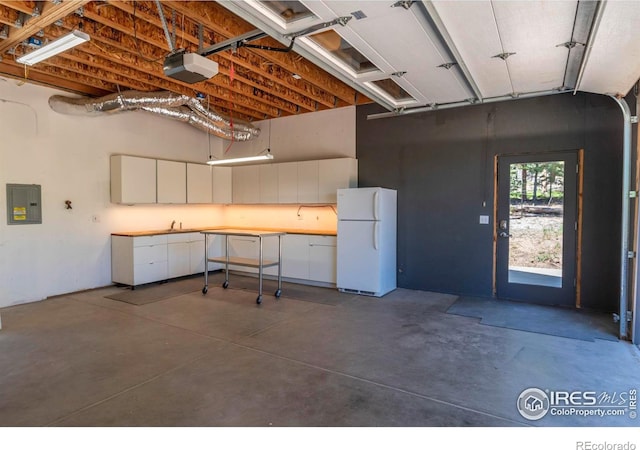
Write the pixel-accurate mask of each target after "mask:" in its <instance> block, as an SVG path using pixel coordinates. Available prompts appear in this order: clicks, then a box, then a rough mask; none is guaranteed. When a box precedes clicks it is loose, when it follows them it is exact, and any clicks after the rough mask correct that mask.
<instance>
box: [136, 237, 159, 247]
mask: <svg viewBox="0 0 640 450" xmlns="http://www.w3.org/2000/svg"><path fill="white" fill-rule="evenodd" d="M166 243H167V235H166V234H157V235H154V236H138V237H134V238H133V246H134V247H145V246H148V245H162V244H166Z"/></svg>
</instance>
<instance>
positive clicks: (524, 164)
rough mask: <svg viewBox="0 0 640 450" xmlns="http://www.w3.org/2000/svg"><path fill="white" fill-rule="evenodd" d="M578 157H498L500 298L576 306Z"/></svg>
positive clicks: (571, 154) (569, 154)
mask: <svg viewBox="0 0 640 450" xmlns="http://www.w3.org/2000/svg"><path fill="white" fill-rule="evenodd" d="M576 180H577V152H557V153H556V152H552V153H538V154H526V155H504V156H499V157H498V209H497V217H496V221H495V226H496V294H497V296H498V298H501V299H510V300H519V301H526V302H531V303H539V304H547V305H563V306H575V301H576V284H575V283H576V233H577V232H576V230H577V222H576V214H577V212H576V209H577V208H576V203H577V202H576Z"/></svg>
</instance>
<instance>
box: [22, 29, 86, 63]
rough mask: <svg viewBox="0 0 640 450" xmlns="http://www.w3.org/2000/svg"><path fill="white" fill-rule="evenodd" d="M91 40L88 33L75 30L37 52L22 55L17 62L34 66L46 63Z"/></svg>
mask: <svg viewBox="0 0 640 450" xmlns="http://www.w3.org/2000/svg"><path fill="white" fill-rule="evenodd" d="M90 39H91V38H90V37H89V35H88V34H87V33H83V32H82V31H80V30H73V31H72V32H71V33H69V34H66V35H64V36H62V37H60V38H58V39H56V40H55V41H51V42H49V43H48V44H46V45H43V46H42V47H40V48H39V49H37V50H34V51H32V52H30V53H27V54H26V55H22V56H21V57H19V58H18V59H16V62H17V63H19V64H26V65H27V66H32V65H34V64H36V63H39V62H40V61H44V60H45V59H47V58H51V57H52V56H55V55H57V54H58V53H62V52H64V51H67V50H69V49H70V48H72V47H75V46H76V45H79V44H82V43H84V42H87V41H89V40H90Z"/></svg>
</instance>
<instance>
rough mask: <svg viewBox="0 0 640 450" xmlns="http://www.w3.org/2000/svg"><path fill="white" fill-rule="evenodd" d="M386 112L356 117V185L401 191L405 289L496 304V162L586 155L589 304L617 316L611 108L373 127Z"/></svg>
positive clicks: (547, 105)
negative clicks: (563, 153) (530, 155)
mask: <svg viewBox="0 0 640 450" xmlns="http://www.w3.org/2000/svg"><path fill="white" fill-rule="evenodd" d="M382 111H383V110H382V109H381V108H380V107H379V106H378V105H364V106H359V107H358V108H357V122H356V123H357V132H356V133H357V134H356V154H357V157H358V160H359V185H360V186H361V187H366V186H383V187H388V188H393V189H397V190H398V271H399V272H398V285H399V286H400V287H406V288H410V289H423V290H430V291H437V292H447V293H455V294H464V295H475V296H485V297H489V296H491V295H492V264H493V259H492V258H493V256H492V255H493V253H492V252H493V247H492V229H493V160H494V155H495V154H505V153H509V154H517V153H527V152H545V151H554V150H556V151H557V150H574V149H580V148H584V150H585V167H584V203H583V206H584V216H583V243H582V255H583V265H582V274H583V282H582V304H583V306H584V307H586V308H592V309H600V310H605V311H616V310H617V302H618V295H619V294H618V285H619V280H618V277H619V270H620V263H619V248H620V244H619V240H620V211H621V207H620V205H621V183H622V181H621V180H622V175H621V174H622V115H621V112H620V109H619V107H618V106H617V105H616V104H615V102H614V101H613V100H612V99H610V98H608V97H605V96H600V95H590V94H578V95H575V96H574V95H571V94H561V95H554V96H548V97H541V98H534V99H527V100H514V101H507V102H502V103H494V104H486V105H474V106H468V107H464V108H456V109H448V110H441V111H435V112H429V113H422V114H413V115H406V116H401V117H394V118H387V119H378V120H366V116H367V115H368V114H372V113H376V112H382ZM481 214H486V215H489V216H490V217H491V223H490V225H480V224H479V223H478V220H479V216H480V215H481Z"/></svg>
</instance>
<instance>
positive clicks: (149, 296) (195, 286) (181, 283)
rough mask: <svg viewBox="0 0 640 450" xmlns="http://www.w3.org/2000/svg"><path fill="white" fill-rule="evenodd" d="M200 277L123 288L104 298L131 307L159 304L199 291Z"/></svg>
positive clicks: (201, 283) (201, 284) (200, 286)
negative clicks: (130, 305)
mask: <svg viewBox="0 0 640 450" xmlns="http://www.w3.org/2000/svg"><path fill="white" fill-rule="evenodd" d="M202 280H203V278H202V277H196V278H183V279H178V280H172V281H168V282H166V283H160V284H157V283H150V284H145V285H142V286H137V287H136V288H135V289H133V290H132V289H129V288H123V289H126V290H123V291H122V292H118V293H117V294H112V295H107V296H105V298H110V299H111V300H118V301H121V302H125V303H130V304H132V305H138V306H140V305H146V304H148V303H154V302H159V301H160V300H166V299H168V298H171V297H177V296H179V295H183V294H188V293H189V292H194V291H199V290H201V289H202V286H203V282H202Z"/></svg>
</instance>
